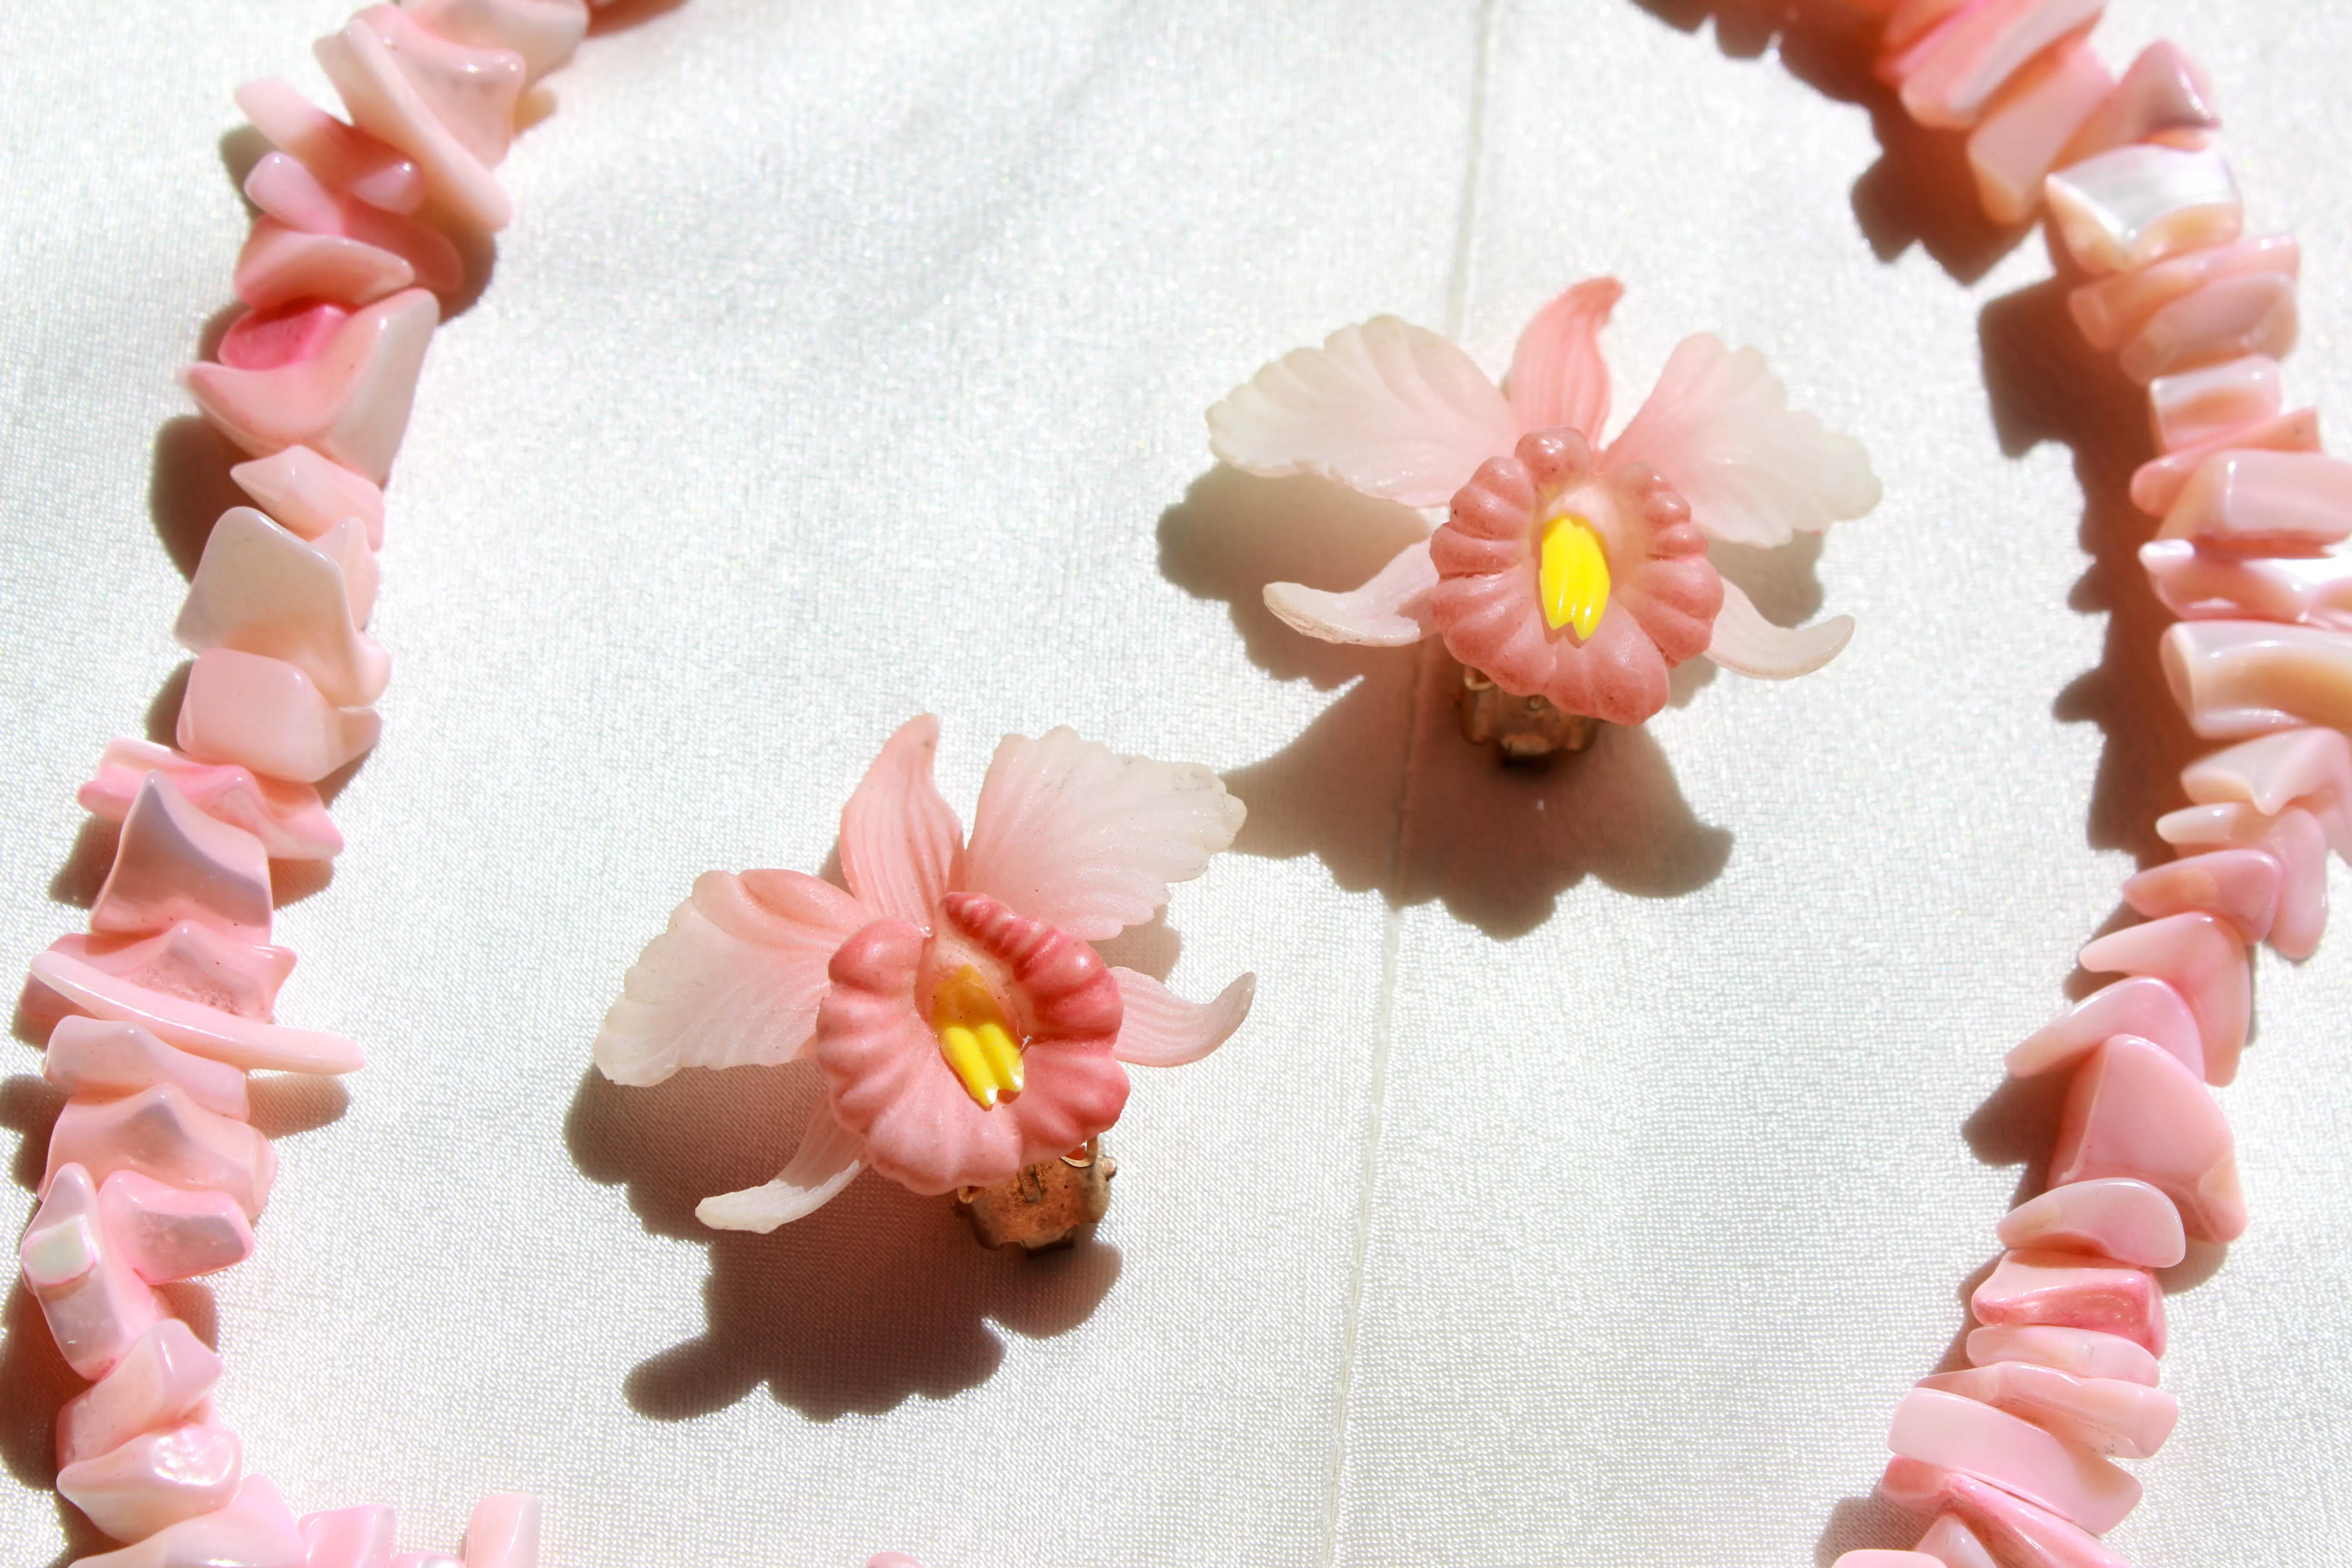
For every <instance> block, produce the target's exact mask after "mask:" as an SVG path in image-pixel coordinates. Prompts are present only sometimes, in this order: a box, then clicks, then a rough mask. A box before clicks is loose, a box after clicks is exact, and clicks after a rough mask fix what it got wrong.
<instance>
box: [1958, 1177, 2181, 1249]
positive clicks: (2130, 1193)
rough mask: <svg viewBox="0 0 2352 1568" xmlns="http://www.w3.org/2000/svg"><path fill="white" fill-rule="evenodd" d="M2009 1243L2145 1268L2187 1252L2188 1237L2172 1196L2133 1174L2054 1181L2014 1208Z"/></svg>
mask: <svg viewBox="0 0 2352 1568" xmlns="http://www.w3.org/2000/svg"><path fill="white" fill-rule="evenodd" d="M2000 1239H2001V1244H2002V1245H2003V1246H2005V1247H2060V1248H2068V1249H2073V1250H2076V1251H2083V1252H2094V1253H2097V1254H2100V1255H2101V1256H2103V1257H2106V1258H2114V1259H2116V1261H2117V1262H2119V1263H2128V1264H2131V1265H2133V1266H2134V1267H2136V1268H2171V1267H2172V1266H2173V1265H2174V1264H2176V1263H2178V1262H2179V1261H2180V1260H2181V1259H2182V1258H2185V1257H2187V1256H2188V1252H2189V1242H2188V1237H2186V1235H2185V1234H2184V1233H2183V1232H2182V1230H2181V1228H2180V1212H2179V1210H2178V1209H2176V1208H2174V1207H2173V1206H2172V1200H2171V1199H2170V1198H2168V1197H2166V1196H2165V1195H2164V1194H2162V1193H2160V1192H2158V1191H2157V1190H2156V1189H2155V1188H2154V1187H2151V1186H2149V1185H2148V1184H2147V1183H2146V1182H2137V1181H2133V1180H2131V1179H2129V1178H2128V1177H2119V1176H2118V1177H2108V1178H2105V1179H2104V1180H2100V1181H2092V1182H2074V1183H2071V1184H2068V1185H2065V1186H2063V1187H2053V1188H2051V1189H2050V1190H2049V1191H2048V1192H2046V1193H2043V1194H2042V1195H2041V1196H2040V1197H2038V1198H2031V1199H2028V1200H2027V1201H2026V1202H2024V1203H2022V1204H2020V1205H2018V1206H2017V1207H2015V1208H2013V1209H2011V1210H2010V1211H2009V1213H2008V1215H2006V1216H2005V1217H2004V1218H2003V1219H2002V1220H2001V1222H2000Z"/></svg>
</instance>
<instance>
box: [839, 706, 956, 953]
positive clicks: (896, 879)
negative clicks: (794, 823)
mask: <svg viewBox="0 0 2352 1568" xmlns="http://www.w3.org/2000/svg"><path fill="white" fill-rule="evenodd" d="M939 749H940V721H938V720H937V719H934V718H933V717H931V716H930V715H929V713H925V714H923V715H921V716H920V717H919V718H915V719H909V720H908V721H907V722H906V723H905V724H903V725H901V726H899V729H898V733H897V734H895V735H893V736H891V737H890V739H889V740H888V741H887V742H885V743H884V744H883V747H882V753H881V755H879V756H877V757H876V758H875V759H874V765H873V766H872V767H869V768H867V769H866V777H865V778H864V779H863V780H862V781H860V782H859V784H858V785H857V792H856V794H855V795H851V796H850V797H849V804H848V805H845V806H844V807H842V809H841V871H842V875H843V876H844V877H845V879H847V880H848V882H849V890H850V891H851V892H853V893H855V894H856V895H857V899H858V901H859V902H860V903H863V904H864V905H866V908H867V909H868V910H872V911H873V912H874V913H875V914H880V915H888V916H891V917H892V918H893V919H896V920H902V921H908V922H909V923H910V924H914V925H919V926H921V927H923V928H925V929H926V930H929V927H930V923H931V910H932V908H933V907H934V906H935V905H937V904H938V903H939V901H940V894H942V893H944V892H946V891H947V890H948V874H949V871H950V868H952V867H953V866H954V864H955V858H956V851H957V850H959V849H961V847H963V831H962V829H961V826H958V824H957V822H956V816H955V813H954V812H953V811H951V810H950V809H949V807H948V803H947V802H946V801H944V800H942V799H940V791H939V786H938V785H937V784H933V783H932V782H931V758H932V756H933V755H934V754H935V753H936V752H938V751H939Z"/></svg>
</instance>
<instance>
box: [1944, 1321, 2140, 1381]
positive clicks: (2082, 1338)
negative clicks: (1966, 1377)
mask: <svg viewBox="0 0 2352 1568" xmlns="http://www.w3.org/2000/svg"><path fill="white" fill-rule="evenodd" d="M1968 1349H1969V1363H1970V1364H1971V1365H1974V1366H1999V1365H2002V1364H2004V1363H2011V1362H2020V1363H2025V1364H2027V1365H2030V1366H2046V1367H2050V1368H2053V1369H2054V1370H2056V1371H2058V1372H2063V1373H2068V1374H2069V1375H2071V1376H2074V1377H2081V1378H2117V1379H2120V1380H2122V1381H2124V1382H2126V1383H2139V1384H2147V1386H2148V1387H2150V1388H2154V1387H2155V1386H2156V1384H2157V1382H2158V1368H2157V1364H2156V1357H2154V1356H2152V1355H2150V1354H2149V1353H2148V1352H2147V1347H2146V1346H2144V1345H2140V1344H2136V1343H2134V1342H2132V1341H2130V1340H2127V1339H2125V1338H2123V1337H2122V1336H2121V1335H2118V1334H2103V1333H2101V1332H2099V1331H2097V1330H2095V1329H2067V1328H2058V1327H2053V1326H2052V1325H2049V1324H2046V1323H2028V1324H2025V1325H2022V1326H2016V1325H2004V1326H2002V1327H2000V1328H1997V1329H1975V1330H1971V1331H1969V1339H1968Z"/></svg>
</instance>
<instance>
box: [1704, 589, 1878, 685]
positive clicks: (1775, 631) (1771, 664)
mask: <svg viewBox="0 0 2352 1568" xmlns="http://www.w3.org/2000/svg"><path fill="white" fill-rule="evenodd" d="M1851 637H1853V616H1831V617H1830V618H1829V619H1828V620H1826V621H1821V622H1818V623H1816V624H1814V625H1812V626H1775V625H1774V624H1773V623H1772V622H1770V621H1768V620H1766V619H1765V618H1764V612H1763V611H1761V610H1759V609H1758V608H1757V607H1756V601H1754V600H1753V599H1750V598H1749V597H1748V595H1746V594H1745V593H1743V592H1742V591H1741V590H1740V587H1739V584H1737V583H1733V582H1731V581H1729V580H1728V579H1726V580H1725V582H1724V584H1723V608H1722V609H1720V610H1718V611H1717V612H1716V617H1715V637H1714V639H1713V640H1712V641H1710V642H1709V643H1708V644H1707V645H1706V657H1707V658H1711V659H1713V660H1714V661H1715V662H1716V663H1717V664H1719V665H1721V666H1723V668H1726V669H1730V670H1737V671H1738V673H1740V674H1741V675H1752V676H1754V677H1756V678H1757V679H1759V680H1791V679H1795V678H1796V677H1798V676H1800V675H1811V673H1812V672H1813V671H1815V670H1817V669H1819V668H1821V667H1822V666H1823V665H1825V664H1827V663H1829V661H1830V660H1832V659H1833V658H1836V657H1837V656H1838V655H1839V654H1840V653H1841V652H1843V650H1844V648H1845V645H1846V642H1847V640H1848V639H1849V638H1851Z"/></svg>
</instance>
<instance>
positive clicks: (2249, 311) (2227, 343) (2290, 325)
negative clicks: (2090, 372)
mask: <svg viewBox="0 0 2352 1568" xmlns="http://www.w3.org/2000/svg"><path fill="white" fill-rule="evenodd" d="M2302 322H2303V316H2302V311H2301V309H2300V307H2299V306H2298V305H2297V304H2296V302H2295V281H2294V279H2293V278H2290V277H2288V276H2287V275H2286V274H2285V273H2284V272H2248V273H2244V274H2242V275H2241V276H2238V277H2235V278H2223V279H2219V280H2218V281H2216V282H2212V283H2208V284H2206V285H2205V286H2204V287H2203V288H2201V289H2198V290H2197V291H2196V292H2195V293H2193V294H2184V295H2182V296H2181V297H2180V298H2179V299H2178V300H2174V301H2172V303H2170V304H2168V305H2167V306H2165V307H2164V308H2163V309H2162V310H2158V311H2157V313H2156V314H2155V315H2153V316H2151V317H2149V318H2148V322H2147V326H2145V327H2143V328H2142V329H2140V332H2139V335H2138V336H2137V337H2136V338H2134V339H2132V341H2131V342H2128V343H2126V344H2125V345H2124V349H2123V353H2120V354H2118V355H2117V356H2116V364H2117V365H2118V366H2119V367H2121V369H2122V371H2123V373H2124V374H2125V375H2126V376H2128V377H2130V378H2131V379H2132V380H2134V381H2136V382H2138V383H2139V384H2141V385H2143V386H2145V385H2147V384H2149V383H2151V382H2153V381H2155V380H2156V378H2157V377H2158V376H2161V375H2171V374H2176V373H2178V372H2180V371H2184V370H2195V369H2197V368H2199V367H2200V366H2202V365H2209V364H2218V363H2221V362H2222V361H2224V360H2231V359H2238V358H2241V357H2242V356H2244V355H2247V354H2267V355H2269V356H2270V357H2271V358H2273V359H2284V358H2285V357H2286V356H2287V354H2288V353H2290V352H2292V351H2293V350H2294V344H2295V340H2296V338H2297V337H2299V336H2300V335H2301V332H2302Z"/></svg>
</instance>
